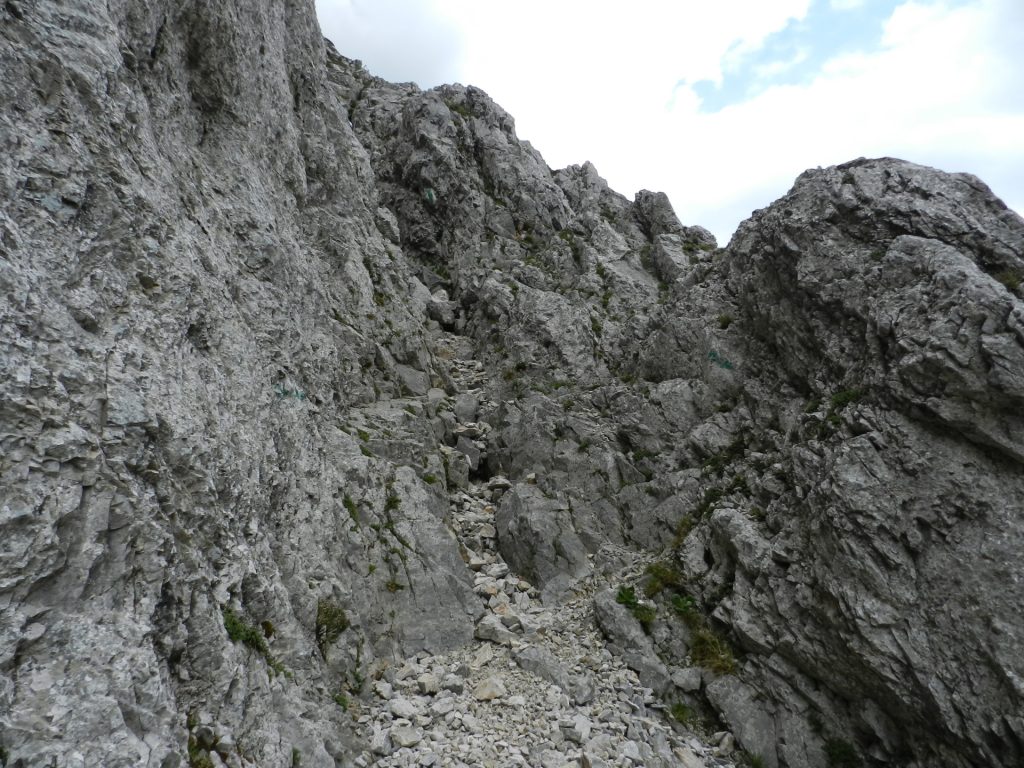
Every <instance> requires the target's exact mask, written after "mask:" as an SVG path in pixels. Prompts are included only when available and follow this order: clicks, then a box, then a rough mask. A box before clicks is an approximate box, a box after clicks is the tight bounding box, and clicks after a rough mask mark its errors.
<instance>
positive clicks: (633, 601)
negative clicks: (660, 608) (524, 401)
mask: <svg viewBox="0 0 1024 768" xmlns="http://www.w3.org/2000/svg"><path fill="white" fill-rule="evenodd" d="M615 602H617V603H619V604H620V605H624V606H626V607H627V608H628V609H629V612H630V613H632V614H633V617H634V618H635V619H636V620H637V621H638V622H640V626H641V627H643V630H644V632H647V633H648V634H649V633H650V631H651V627H652V626H653V625H654V619H655V618H656V617H657V615H658V612H657V609H655V608H654V606H651V605H645V604H644V603H641V602H640V600H639V598H637V596H636V590H635V589H634V588H633V587H627V586H622V587H619V591H618V594H616V595H615Z"/></svg>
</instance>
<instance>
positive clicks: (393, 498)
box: [384, 493, 402, 512]
mask: <svg viewBox="0 0 1024 768" xmlns="http://www.w3.org/2000/svg"><path fill="white" fill-rule="evenodd" d="M400 506H402V500H401V499H400V498H398V495H397V494H394V493H389V494H388V498H387V500H386V501H385V502H384V511H385V512H394V511H395V510H396V509H398V508H399V507H400Z"/></svg>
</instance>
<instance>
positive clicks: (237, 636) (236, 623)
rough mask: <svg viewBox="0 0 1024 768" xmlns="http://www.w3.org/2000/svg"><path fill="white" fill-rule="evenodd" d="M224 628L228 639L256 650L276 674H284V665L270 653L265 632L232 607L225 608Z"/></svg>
mask: <svg viewBox="0 0 1024 768" xmlns="http://www.w3.org/2000/svg"><path fill="white" fill-rule="evenodd" d="M224 629H225V630H227V633H228V639H229V640H231V642H233V643H242V645H245V646H247V647H248V648H250V649H252V650H254V651H256V652H257V653H258V654H260V656H262V657H263V659H264V660H265V661H266V662H267V666H268V667H270V669H271V671H272V672H274V673H275V674H284V671H285V669H284V665H283V664H281V662H279V661H278V660H277V659H275V658H274V657H273V655H272V654H271V653H270V648H268V647H267V640H266V638H265V637H264V635H263V632H262V631H261V630H260V629H259V628H258V627H256V626H254V625H252V624H249V623H248V622H246V621H245V620H243V619H242V618H241V617H240V616H239V615H238V614H237V613H235V612H234V611H233V610H231V609H230V608H225V609H224Z"/></svg>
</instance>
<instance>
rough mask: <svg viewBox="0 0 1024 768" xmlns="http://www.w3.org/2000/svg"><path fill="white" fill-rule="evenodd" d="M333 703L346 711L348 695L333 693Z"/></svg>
mask: <svg viewBox="0 0 1024 768" xmlns="http://www.w3.org/2000/svg"><path fill="white" fill-rule="evenodd" d="M334 703H335V704H337V705H338V706H339V707H341V711H342V712H348V696H346V695H345V694H344V693H336V694H335V695H334Z"/></svg>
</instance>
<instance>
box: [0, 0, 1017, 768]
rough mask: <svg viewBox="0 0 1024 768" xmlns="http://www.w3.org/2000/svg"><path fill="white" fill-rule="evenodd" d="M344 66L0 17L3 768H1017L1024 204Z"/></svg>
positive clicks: (74, 13)
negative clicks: (523, 117) (729, 179)
mask: <svg viewBox="0 0 1024 768" xmlns="http://www.w3.org/2000/svg"><path fill="white" fill-rule="evenodd" d="M342 53H344V52H341V53H339V52H338V51H336V50H334V48H333V47H332V46H331V44H330V43H329V42H326V41H325V40H324V39H323V38H322V36H321V33H320V28H319V26H318V23H317V19H316V15H315V12H314V6H313V1H312V0H246V1H244V2H243V0H222V1H221V2H202V0H182V1H181V2H174V3H172V2H167V0H107V2H103V3H99V2H95V0H6V2H3V3H0V72H2V73H3V76H2V77H0V200H2V205H0V767H2V768H36V767H37V766H38V767H40V768H42V767H43V766H46V767H47V768H49V767H51V766H57V767H58V768H94V767H96V766H105V767H108V768H128V767H134V766H145V767H146V768H220V766H230V768H243V767H249V766H260V767H270V768H277V767H280V768H286V767H287V768H300V766H301V767H302V768H309V767H310V766H325V767H328V768H335V766H337V767H338V768H342V767H343V768H349V766H361V767H365V766H371V765H376V766H422V767H423V768H432V767H433V766H438V767H441V766H452V767H472V768H476V767H477V766H487V767H488V768H500V767H501V766H515V765H518V766H531V767H543V768H565V767H566V766H580V767H581V768H611V767H612V766H615V767H616V768H630V766H649V767H661V766H664V767H665V768H668V767H669V766H683V768H701V767H702V766H703V767H706V768H713V767H714V766H722V767H723V768H731V767H732V766H749V767H751V768H854V767H855V766H864V768H877V767H879V766H900V767H905V768H932V767H933V766H945V767H949V768H990V767H992V768H1015V767H1016V766H1021V765H1024V557H1022V555H1024V285H1022V280H1024V220H1022V219H1021V217H1020V216H1018V215H1017V214H1016V213H1014V212H1013V211H1011V210H1010V209H1008V208H1007V206H1006V205H1005V204H1003V202H1002V201H1000V200H999V199H998V198H996V197H995V196H994V195H993V194H992V192H991V191H990V190H989V189H988V187H987V186H986V185H985V184H984V183H983V182H982V181H981V180H979V179H978V178H976V177H974V176H971V175H968V174H951V173H944V172H942V171H938V170H934V169H931V168H926V167H923V166H919V165H915V164H912V163H909V162H905V161H902V160H897V159H891V158H881V159H857V160H853V161H851V162H848V163H845V164H843V165H839V166H835V167H830V168H818V169H812V170H808V171H806V172H804V173H803V174H801V175H800V176H799V178H797V179H796V181H795V183H794V185H793V187H792V189H791V190H790V191H789V193H788V194H786V195H785V196H784V197H783V198H782V199H780V200H778V201H777V202H775V203H773V204H772V205H771V206H769V207H767V208H765V209H762V210H759V211H756V212H754V214H753V215H752V216H751V218H749V219H748V220H747V221H745V222H744V223H743V224H741V225H740V227H739V229H738V231H737V232H736V234H735V235H734V236H733V238H732V239H731V241H730V242H729V243H728V244H720V243H717V242H716V241H715V238H714V237H713V236H712V235H711V234H710V233H709V232H708V231H707V230H706V229H704V228H702V227H700V226H698V225H697V223H690V224H683V223H682V222H681V221H680V219H679V218H677V215H676V213H675V212H674V211H673V209H672V206H671V204H670V202H669V200H668V198H667V197H666V196H665V195H664V194H661V193H656V192H649V191H640V192H637V193H636V194H635V196H634V197H633V199H632V200H630V199H628V198H626V197H623V196H622V195H620V194H618V193H617V192H615V191H613V190H611V189H610V188H609V187H608V185H607V183H606V182H605V181H604V180H603V179H602V178H601V176H600V175H599V172H598V169H596V168H595V167H594V166H592V165H590V164H589V163H588V164H585V165H582V166H570V167H568V168H564V169H560V170H552V169H550V168H549V167H548V166H547V165H546V163H545V162H544V160H543V158H542V156H541V155H540V154H539V153H538V151H537V150H536V149H534V148H533V147H532V146H531V145H530V144H529V143H527V142H523V141H520V140H519V139H518V138H517V136H516V132H515V124H514V120H513V118H512V116H510V115H509V114H507V113H506V112H505V111H504V110H502V109H501V107H499V106H498V105H497V104H495V103H494V102H493V101H491V100H490V99H489V98H488V96H487V95H486V94H485V93H484V92H483V91H481V90H479V89H477V88H473V87H464V86H461V85H451V86H442V87H439V88H435V89H432V90H421V89H420V88H418V87H416V86H414V85H411V84H394V83H389V82H386V81H384V80H381V79H379V78H377V77H374V76H373V75H372V74H371V73H369V72H368V71H367V70H366V69H365V68H364V67H363V66H362V64H360V63H359V62H357V61H354V60H351V59H348V58H346V57H345V56H343V55H342ZM685 140H686V138H685V137H680V141H685ZM624 141H637V142H640V141H643V137H641V136H637V137H631V138H624ZM541 149H543V148H541ZM694 183H697V181H696V180H695V182H694ZM682 213H684V214H685V212H682ZM684 218H685V216H684Z"/></svg>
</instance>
